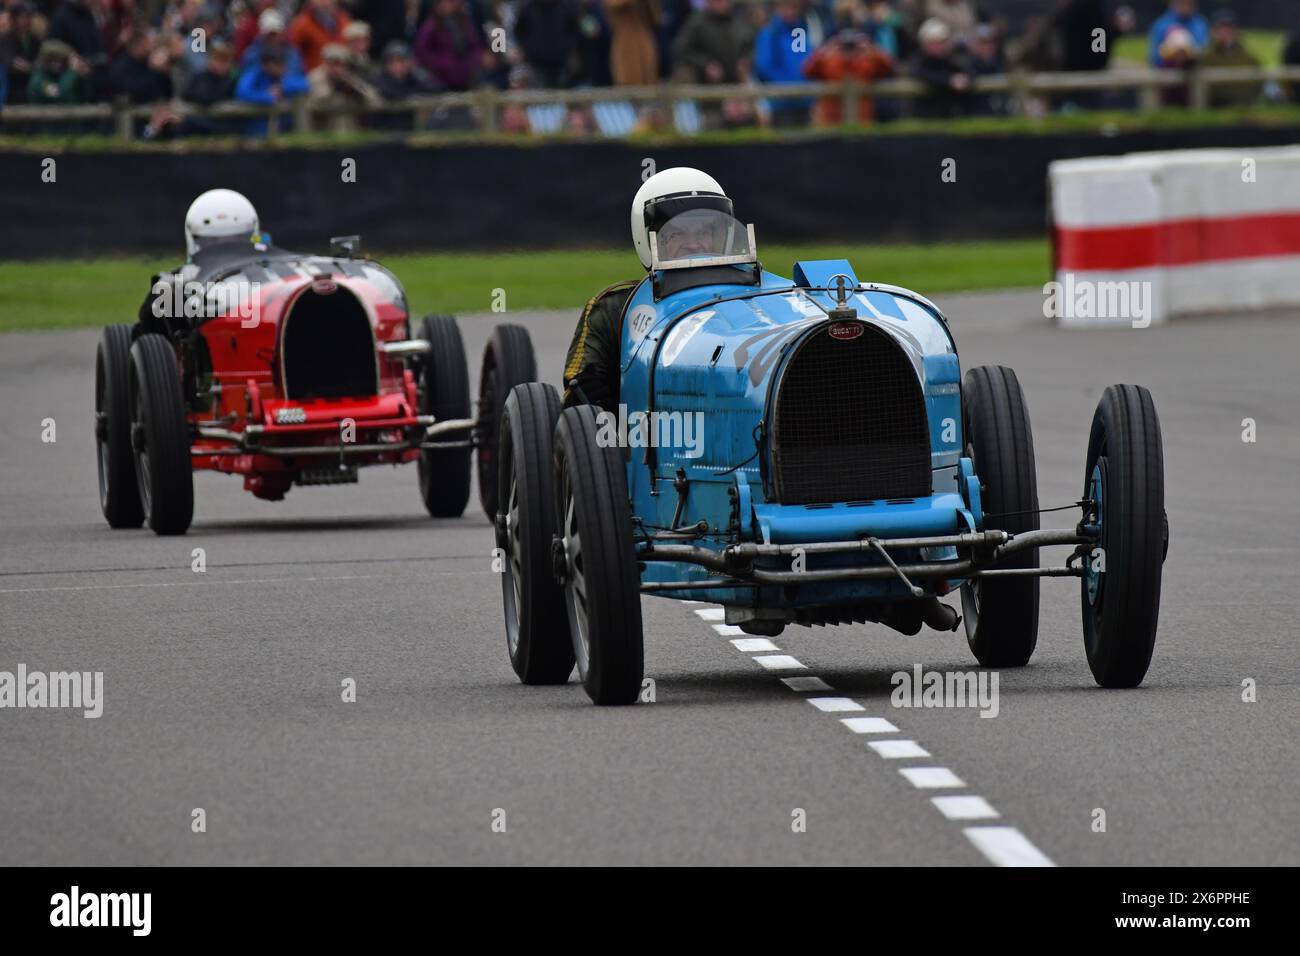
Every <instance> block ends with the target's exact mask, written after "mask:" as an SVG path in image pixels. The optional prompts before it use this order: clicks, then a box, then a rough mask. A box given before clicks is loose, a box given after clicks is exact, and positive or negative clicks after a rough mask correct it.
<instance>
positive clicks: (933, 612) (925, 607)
mask: <svg viewBox="0 0 1300 956" xmlns="http://www.w3.org/2000/svg"><path fill="white" fill-rule="evenodd" d="M921 620H922V621H924V622H925V625H926V627H929V628H932V629H933V630H936V631H955V630H957V625H958V624H960V623H961V615H960V614H958V613H957V610H956V609H955V608H953V607H950V606H948V605H947V604H944V603H943V602H942V601H940V600H939V599H938V598H935V597H932V598H928V599H926V600H924V601H922V602H921Z"/></svg>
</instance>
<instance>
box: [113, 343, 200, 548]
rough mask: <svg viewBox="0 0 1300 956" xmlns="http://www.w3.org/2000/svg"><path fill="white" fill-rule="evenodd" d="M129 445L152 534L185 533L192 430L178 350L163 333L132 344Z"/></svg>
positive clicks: (190, 507) (190, 513) (190, 511)
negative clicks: (177, 357) (182, 384)
mask: <svg viewBox="0 0 1300 956" xmlns="http://www.w3.org/2000/svg"><path fill="white" fill-rule="evenodd" d="M129 367H130V373H129V375H128V393H129V396H130V411H131V447H132V449H133V450H134V452H135V456H134V457H135V477H136V483H137V484H138V486H139V488H140V506H141V508H142V510H143V512H144V517H145V520H147V521H148V522H149V527H150V528H152V529H153V530H154V533H155V534H184V533H185V532H186V530H188V529H189V526H190V521H191V520H192V519H193V517H194V473H193V471H192V470H191V467H190V430H189V424H188V422H186V420H185V403H184V400H183V399H182V397H181V377H180V370H179V368H178V366H177V364H176V352H175V350H173V348H172V346H171V343H170V342H168V341H167V339H166V338H164V337H163V336H161V335H153V334H150V335H142V336H140V337H139V338H138V339H136V341H135V344H134V345H133V346H131V363H130V366H129Z"/></svg>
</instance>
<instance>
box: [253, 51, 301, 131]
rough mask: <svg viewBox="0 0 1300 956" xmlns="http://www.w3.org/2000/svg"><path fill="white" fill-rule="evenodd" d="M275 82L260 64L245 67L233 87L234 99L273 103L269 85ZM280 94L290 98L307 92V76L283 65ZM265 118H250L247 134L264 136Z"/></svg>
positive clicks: (284, 121) (283, 120)
mask: <svg viewBox="0 0 1300 956" xmlns="http://www.w3.org/2000/svg"><path fill="white" fill-rule="evenodd" d="M274 82H277V81H275V80H273V79H272V78H271V76H270V75H269V74H268V73H267V72H266V71H265V70H263V69H262V64H261V63H260V62H259V63H256V64H254V65H253V66H251V67H247V68H245V70H244V72H243V73H241V74H240V75H239V83H238V85H236V87H235V99H237V100H239V101H240V102H242V103H259V104H261V105H263V106H270V105H272V104H273V103H275V97H273V96H272V95H271V85H272V84H273V83H274ZM278 82H279V84H280V96H281V98H282V99H285V100H291V99H293V98H294V97H295V96H301V95H302V94H304V93H306V92H307V78H306V77H305V76H303V75H302V73H301V71H300V72H298V73H294V72H291V71H290V70H289V68H288V64H287V63H286V65H285V71H284V74H283V75H282V76H281V77H280V79H279V81H278ZM286 122H288V117H282V118H281V123H280V128H281V129H283V128H284V125H285V123H286ZM266 128H267V120H266V119H263V118H261V117H259V118H257V119H254V120H250V121H249V124H248V135H249V136H265V135H266Z"/></svg>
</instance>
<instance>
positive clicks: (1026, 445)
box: [961, 365, 1038, 667]
mask: <svg viewBox="0 0 1300 956" xmlns="http://www.w3.org/2000/svg"><path fill="white" fill-rule="evenodd" d="M961 399H962V418H963V420H964V423H965V427H964V432H965V442H966V456H967V457H968V458H970V459H971V460H972V463H973V464H974V466H975V474H976V475H977V476H978V477H979V480H980V485H981V490H980V500H981V502H982V504H983V511H984V527H985V528H986V529H989V530H1001V531H1007V532H1010V533H1012V534H1019V533H1022V532H1025V531H1034V530H1037V528H1038V479H1037V476H1036V474H1035V466H1034V437H1033V434H1032V432H1031V430H1030V427H1029V408H1028V407H1027V406H1026V404H1025V395H1024V392H1022V391H1021V390H1020V381H1019V380H1018V379H1017V378H1016V373H1015V372H1013V371H1012V370H1011V369H1009V368H1004V367H1002V366H995V365H981V366H979V367H977V368H973V369H971V370H970V371H969V372H967V373H966V381H965V383H964V384H963V386H962V390H961ZM1036 567H1038V553H1037V551H1034V550H1028V551H1021V552H1019V553H1018V554H1014V555H1012V556H1011V557H1009V558H1006V559H1004V560H1003V561H1002V562H1000V563H999V564H998V568H999V569H1001V568H1036ZM961 605H962V615H963V617H964V618H965V622H966V641H967V643H969V644H970V649H971V651H972V653H974V655H975V659H976V660H977V661H979V662H980V664H981V665H982V666H984V667H1023V666H1024V665H1025V664H1028V663H1029V658H1030V657H1031V656H1032V655H1033V653H1034V647H1035V646H1036V645H1037V643H1038V578H1036V577H1029V576H1024V577H1020V576H1015V577H1004V578H984V579H981V578H975V579H974V580H972V581H967V582H966V583H965V584H963V585H962V587H961Z"/></svg>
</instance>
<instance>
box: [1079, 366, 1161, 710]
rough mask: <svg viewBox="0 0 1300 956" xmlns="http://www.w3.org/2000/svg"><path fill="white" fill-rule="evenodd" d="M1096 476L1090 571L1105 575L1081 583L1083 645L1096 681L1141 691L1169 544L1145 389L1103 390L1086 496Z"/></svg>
mask: <svg viewBox="0 0 1300 956" xmlns="http://www.w3.org/2000/svg"><path fill="white" fill-rule="evenodd" d="M1094 477H1096V478H1098V479H1099V485H1100V491H1101V494H1100V496H1099V498H1098V499H1097V500H1099V502H1100V507H1099V509H1097V510H1096V511H1095V512H1094V514H1093V515H1092V518H1093V519H1094V520H1098V521H1099V523H1100V525H1101V537H1100V541H1099V544H1100V548H1101V552H1102V554H1101V558H1102V560H1101V561H1096V562H1094V560H1093V558H1094V555H1090V556H1089V558H1088V568H1089V569H1090V571H1091V568H1092V567H1094V565H1096V566H1098V567H1099V568H1101V569H1103V570H1101V573H1100V574H1096V573H1090V575H1089V576H1085V577H1084V578H1083V583H1082V587H1081V595H1082V605H1083V641H1084V647H1085V649H1086V650H1087V653H1088V666H1089V667H1090V668H1091V669H1092V676H1093V677H1094V678H1096V680H1097V683H1098V684H1100V685H1101V686H1102V687H1136V686H1137V685H1138V684H1140V683H1142V678H1143V677H1145V676H1146V672H1147V668H1148V667H1149V666H1150V664H1151V654H1152V651H1153V650H1154V649H1155V643H1156V626H1157V623H1158V621H1159V617H1160V579H1161V575H1162V571H1163V568H1162V564H1163V561H1164V555H1165V549H1166V547H1167V541H1168V537H1167V536H1168V531H1167V528H1168V524H1167V522H1166V519H1165V465H1164V445H1163V441H1162V439H1161V435H1160V419H1159V417H1158V416H1157V415H1156V406H1155V402H1153V401H1152V399H1151V393H1150V392H1148V391H1147V390H1146V389H1145V388H1142V387H1140V386H1138V385H1112V386H1110V387H1109V388H1107V389H1106V391H1105V392H1103V393H1102V396H1101V401H1100V402H1099V403H1098V404H1097V411H1096V413H1095V414H1094V415H1093V418H1092V433H1091V435H1090V436H1089V438H1088V458H1087V463H1086V464H1085V466H1084V495H1085V496H1086V497H1093V492H1094V488H1093V479H1094ZM1090 577H1091V579H1092V580H1091V582H1090ZM1090 584H1091V589H1092V590H1093V594H1092V595H1091V596H1090V593H1089V592H1090Z"/></svg>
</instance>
